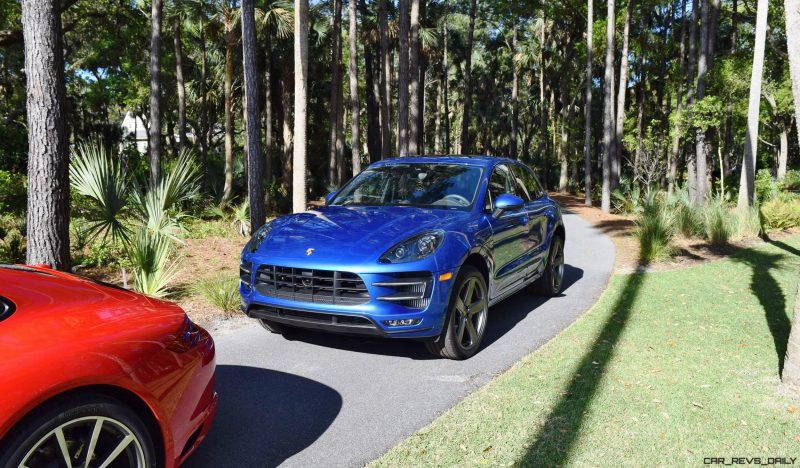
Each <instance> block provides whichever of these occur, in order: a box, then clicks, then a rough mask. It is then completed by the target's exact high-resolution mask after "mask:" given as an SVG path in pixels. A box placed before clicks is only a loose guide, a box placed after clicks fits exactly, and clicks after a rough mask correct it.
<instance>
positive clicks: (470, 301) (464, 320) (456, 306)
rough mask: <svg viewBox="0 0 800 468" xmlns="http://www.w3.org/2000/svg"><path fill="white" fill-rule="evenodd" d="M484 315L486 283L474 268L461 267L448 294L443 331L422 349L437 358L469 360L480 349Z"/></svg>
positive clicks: (487, 313)
mask: <svg viewBox="0 0 800 468" xmlns="http://www.w3.org/2000/svg"><path fill="white" fill-rule="evenodd" d="M470 288H472V289H471V290H470ZM488 316H489V294H488V288H487V287H486V280H485V279H484V277H483V275H482V274H481V272H480V271H478V270H477V269H476V268H474V267H472V266H470V265H464V266H463V267H461V271H460V272H459V273H458V277H457V278H456V282H455V285H454V286H453V292H452V293H451V294H450V304H449V305H448V309H447V315H446V319H445V325H444V330H442V334H441V335H440V336H439V337H438V338H436V339H435V340H431V341H426V342H425V347H426V348H427V349H428V352H430V353H431V354H433V355H435V356H438V357H443V358H446V359H455V360H463V359H469V358H470V357H472V356H474V355H475V353H477V352H478V349H480V346H481V341H483V337H484V335H486V323H487V319H488ZM470 325H471V326H470Z"/></svg>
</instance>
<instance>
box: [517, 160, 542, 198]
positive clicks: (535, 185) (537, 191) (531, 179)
mask: <svg viewBox="0 0 800 468" xmlns="http://www.w3.org/2000/svg"><path fill="white" fill-rule="evenodd" d="M516 169H517V171H518V173H519V174H520V176H521V177H522V181H523V182H524V184H525V187H527V189H528V193H530V196H531V199H532V200H536V199H538V198H539V197H541V196H542V195H544V189H543V188H542V184H540V183H539V179H537V178H536V175H535V174H534V173H533V171H532V170H531V169H530V168H529V167H528V166H523V165H522V164H517V167H516Z"/></svg>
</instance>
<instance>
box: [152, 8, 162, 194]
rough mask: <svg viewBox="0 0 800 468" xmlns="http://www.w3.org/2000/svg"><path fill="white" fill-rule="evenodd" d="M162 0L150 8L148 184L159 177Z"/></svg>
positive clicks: (155, 182)
mask: <svg viewBox="0 0 800 468" xmlns="http://www.w3.org/2000/svg"><path fill="white" fill-rule="evenodd" d="M163 10H164V2H163V0H153V1H152V5H151V9H150V129H149V131H148V143H149V146H150V185H151V186H155V185H156V184H157V183H158V181H159V179H160V178H161V13H162V11H163Z"/></svg>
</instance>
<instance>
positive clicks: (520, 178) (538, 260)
mask: <svg viewBox="0 0 800 468" xmlns="http://www.w3.org/2000/svg"><path fill="white" fill-rule="evenodd" d="M514 173H515V174H516V175H517V182H518V184H521V185H522V187H523V188H524V190H525V191H526V193H527V195H528V199H527V202H526V203H525V210H526V212H527V214H528V218H529V223H528V238H527V241H528V246H527V247H528V253H527V255H528V257H529V258H530V262H529V269H528V271H527V275H528V276H531V275H538V274H539V273H541V271H542V269H543V268H544V263H545V259H546V257H547V255H546V254H547V252H546V251H545V247H546V244H547V226H548V217H549V215H551V213H550V209H551V208H552V205H551V204H550V203H549V202H548V201H547V199H546V197H545V196H544V195H545V193H544V190H543V189H542V186H541V184H540V183H539V180H538V179H537V178H536V175H535V174H534V173H533V171H532V170H531V169H530V168H529V167H528V166H526V165H524V164H521V163H516V164H514Z"/></svg>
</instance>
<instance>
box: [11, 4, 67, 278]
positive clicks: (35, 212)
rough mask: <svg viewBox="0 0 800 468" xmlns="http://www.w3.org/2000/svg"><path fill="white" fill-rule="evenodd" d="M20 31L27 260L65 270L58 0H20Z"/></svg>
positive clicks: (63, 124)
mask: <svg viewBox="0 0 800 468" xmlns="http://www.w3.org/2000/svg"><path fill="white" fill-rule="evenodd" d="M22 33H23V37H24V41H23V44H24V46H23V47H24V50H25V75H26V77H27V118H28V120H27V122H28V215H27V222H28V251H27V257H26V263H28V264H29V265H33V264H39V263H42V264H47V265H50V266H51V267H53V268H55V269H58V270H63V271H69V270H70V256H69V174H68V170H69V169H68V167H69V154H68V149H67V145H68V142H67V128H66V125H67V122H66V107H65V104H66V97H65V96H66V89H65V86H64V56H63V55H62V54H63V45H62V30H61V14H60V7H59V3H58V2H40V1H34V0H24V1H23V2H22Z"/></svg>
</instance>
